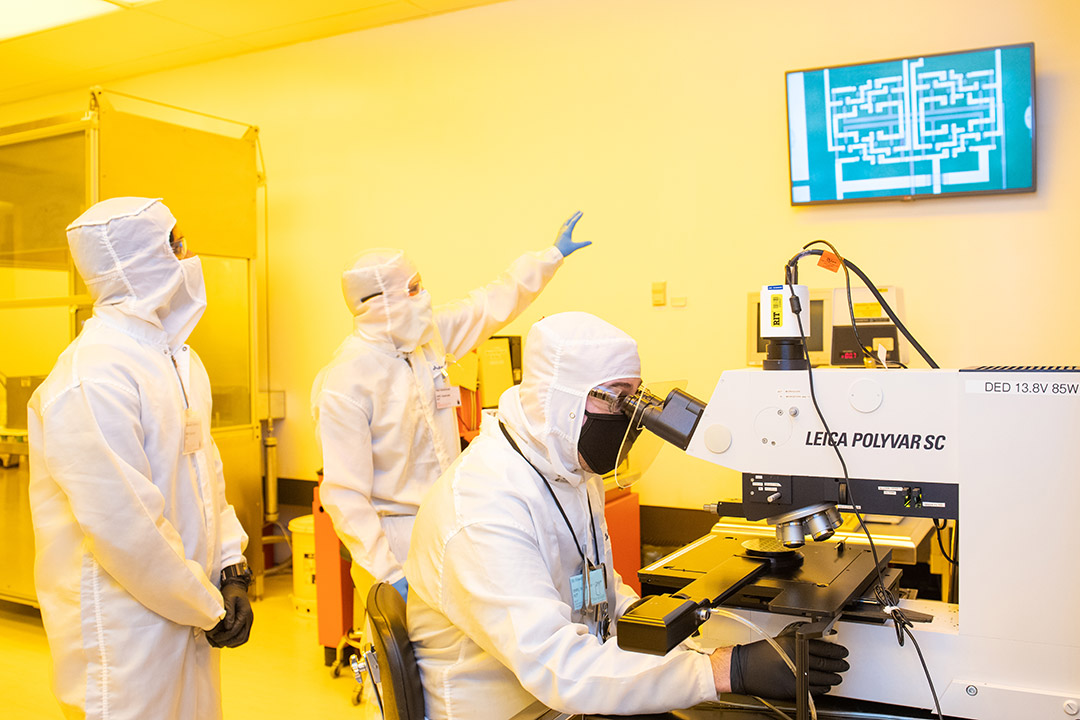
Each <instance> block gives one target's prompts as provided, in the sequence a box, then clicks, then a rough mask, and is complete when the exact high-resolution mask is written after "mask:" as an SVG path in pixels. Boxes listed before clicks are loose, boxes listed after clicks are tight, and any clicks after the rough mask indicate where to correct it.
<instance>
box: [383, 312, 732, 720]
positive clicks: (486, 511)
mask: <svg viewBox="0 0 1080 720" xmlns="http://www.w3.org/2000/svg"><path fill="white" fill-rule="evenodd" d="M640 373H641V371H640V362H639V359H638V354H637V345H636V343H635V342H634V340H633V339H632V338H631V337H630V336H628V335H626V334H625V333H623V332H622V331H620V330H617V329H616V328H614V327H612V326H611V325H609V324H607V323H606V322H604V321H602V320H600V319H599V318H596V317H595V316H592V315H588V314H586V313H560V314H558V315H552V316H549V317H547V318H544V319H543V320H541V321H540V322H538V323H536V325H534V326H533V328H532V330H531V331H530V332H529V335H528V337H527V339H526V342H525V356H524V377H523V379H522V383H521V384H520V385H518V386H516V387H513V388H511V389H509V390H507V391H506V392H505V393H503V395H502V398H501V399H500V401H499V419H500V420H501V421H502V423H503V425H505V427H506V429H507V431H508V432H509V434H510V436H511V437H512V438H513V439H514V441H515V442H516V443H517V445H518V447H519V448H520V450H521V453H522V454H523V455H524V457H523V456H522V454H519V453H518V452H517V451H515V450H514V448H513V447H512V446H511V444H510V443H509V442H508V441H507V439H506V437H505V436H504V435H503V433H502V431H501V429H500V427H499V425H498V424H497V423H485V425H484V427H483V428H482V430H481V435H480V437H479V438H477V439H476V440H474V441H473V442H472V444H471V445H470V446H469V447H468V448H467V449H466V451H465V452H464V453H463V454H462V455H461V456H460V457H459V458H458V459H457V461H456V462H455V463H454V464H453V465H452V466H451V467H450V469H449V470H448V471H447V472H446V473H444V474H443V475H442V477H440V478H439V480H438V481H437V482H436V483H435V485H434V486H432V488H431V491H430V492H429V493H428V495H427V497H425V499H424V502H423V505H422V506H421V508H420V512H419V514H418V515H417V518H416V526H415V530H414V532H413V538H412V548H411V553H410V555H409V559H408V561H407V562H406V564H405V574H406V577H407V578H408V581H409V588H410V592H409V600H408V623H409V638H410V639H411V640H412V643H413V651H414V652H415V653H416V658H417V662H418V665H419V668H420V675H421V679H422V681H423V685H424V698H425V705H426V707H425V711H426V714H427V716H428V718H430V719H431V720H445V719H448V718H452V719H454V720H465V719H466V718H490V719H491V720H506V719H507V718H510V717H512V716H513V715H514V714H516V713H518V712H520V711H521V710H522V709H524V708H526V707H528V706H529V705H530V704H532V703H533V702H535V700H536V699H539V700H540V701H541V702H542V703H543V704H544V705H546V706H548V707H550V708H553V709H555V710H558V711H560V712H568V713H618V714H623V713H643V712H659V711H664V710H671V709H675V708H684V707H689V706H692V705H694V704H696V703H698V702H702V701H706V700H716V697H717V696H716V690H715V684H714V680H713V672H712V665H711V663H710V660H709V656H708V655H705V654H702V653H699V652H695V651H692V650H688V649H683V648H677V649H675V650H673V651H671V652H670V653H668V654H667V655H666V656H664V657H656V656H652V655H643V654H638V653H632V652H627V651H625V650H622V649H620V648H619V647H618V644H617V642H616V639H615V637H611V638H610V639H608V640H607V641H606V642H605V641H602V640H601V639H600V638H599V637H598V635H597V632H596V627H595V625H596V623H595V622H594V620H593V619H592V617H591V616H590V615H587V614H583V612H582V611H576V610H573V609H572V608H573V603H572V595H571V577H572V576H575V575H578V574H580V573H581V572H582V569H583V561H582V552H585V553H586V554H587V555H588V556H589V559H590V561H591V562H596V561H597V558H596V557H595V556H594V552H595V551H594V547H593V541H592V535H593V529H592V528H593V527H594V526H595V527H596V528H599V529H600V530H599V532H600V535H601V537H600V538H599V543H598V545H599V550H600V554H601V555H602V557H601V558H599V560H600V562H603V563H604V564H605V567H606V573H605V574H606V579H607V602H608V606H609V608H610V613H611V629H612V631H614V628H615V620H616V619H617V618H618V617H619V616H621V615H622V614H623V613H624V612H625V611H626V609H627V608H628V607H629V605H630V604H631V603H632V602H633V601H634V600H635V599H636V598H637V596H636V594H635V593H634V592H633V590H631V589H630V588H628V587H627V586H626V585H624V584H623V582H622V580H621V578H620V577H619V575H618V573H616V572H614V570H613V569H612V563H611V543H610V540H609V538H608V532H607V525H606V523H605V522H604V515H603V511H604V494H603V486H602V481H601V479H600V477H599V476H597V475H595V474H592V473H589V472H587V471H586V470H584V469H582V467H581V466H580V464H579V462H578V448H577V444H578V434H579V432H580V429H581V423H582V417H583V413H584V410H585V400H586V395H587V393H588V391H589V390H590V389H591V388H593V387H595V386H597V385H600V384H603V383H605V382H608V381H610V380H614V379H617V378H634V377H640ZM525 458H528V461H529V462H531V463H532V465H533V466H535V468H536V469H535V470H534V468H533V467H530V465H529V462H527V461H526V459H525ZM537 471H539V472H540V473H542V474H543V476H544V478H546V479H547V480H548V482H549V483H550V485H551V487H552V489H553V491H554V493H555V496H556V497H558V499H559V502H560V503H561V505H562V508H563V510H564V511H565V512H566V515H567V517H568V520H569V524H570V526H572V527H573V528H574V533H576V535H577V540H578V542H579V543H580V545H582V546H584V547H575V542H574V538H573V536H572V535H571V532H570V529H569V528H568V527H567V524H566V522H564V520H563V518H562V517H561V515H560V513H559V509H558V507H557V506H556V504H555V502H554V501H553V500H552V498H551V495H550V494H549V493H548V490H547V488H545V487H544V481H543V480H542V479H541V477H540V476H539V475H538V474H537ZM590 502H591V505H592V518H590V516H589V503H590Z"/></svg>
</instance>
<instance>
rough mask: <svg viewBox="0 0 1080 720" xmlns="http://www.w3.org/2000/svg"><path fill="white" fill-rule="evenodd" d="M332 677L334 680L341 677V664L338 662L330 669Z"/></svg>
mask: <svg viewBox="0 0 1080 720" xmlns="http://www.w3.org/2000/svg"><path fill="white" fill-rule="evenodd" d="M330 677H332V678H339V677H341V663H339V662H336V663H334V664H333V666H331V668H330Z"/></svg>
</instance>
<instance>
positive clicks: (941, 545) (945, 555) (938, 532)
mask: <svg viewBox="0 0 1080 720" xmlns="http://www.w3.org/2000/svg"><path fill="white" fill-rule="evenodd" d="M932 522H933V523H934V531H935V534H936V535H937V544H938V549H939V550H941V556H942V557H943V558H945V559H946V560H948V561H949V563H950V564H952V565H957V564H958V563H957V562H956V561H955V560H953V559H952V558H951V557H949V553H947V552H945V543H943V542H941V531H942V530H944V529H945V528H946V527H947V526H948V524H949V521H948V520H943V521H942V522H941V525H938V524H937V523H938V521H937V518H934V519H933V520H932ZM944 599H945V598H942V600H944Z"/></svg>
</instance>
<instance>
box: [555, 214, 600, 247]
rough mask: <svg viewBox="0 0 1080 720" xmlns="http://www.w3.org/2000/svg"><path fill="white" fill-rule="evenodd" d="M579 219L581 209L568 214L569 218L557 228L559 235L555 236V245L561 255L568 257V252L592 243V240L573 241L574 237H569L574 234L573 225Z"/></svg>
mask: <svg viewBox="0 0 1080 720" xmlns="http://www.w3.org/2000/svg"><path fill="white" fill-rule="evenodd" d="M580 219H581V211H580V210H578V211H577V212H576V213H574V214H573V215H571V216H570V219H569V220H567V221H566V222H564V223H563V226H562V227H561V228H559V237H557V238H555V247H557V248H559V252H561V253H562V256H563V257H568V256H569V255H570V253H572V252H574V251H575V250H578V249H580V248H583V247H585V246H586V245H592V240H586V241H585V242H574V238H573V237H571V236H572V235H573V234H574V226H575V225H577V221H578V220H580Z"/></svg>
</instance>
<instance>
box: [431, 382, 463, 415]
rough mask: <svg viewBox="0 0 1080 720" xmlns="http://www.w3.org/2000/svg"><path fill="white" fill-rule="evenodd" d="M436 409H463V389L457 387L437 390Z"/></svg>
mask: <svg viewBox="0 0 1080 720" xmlns="http://www.w3.org/2000/svg"><path fill="white" fill-rule="evenodd" d="M435 407H437V408H438V409H439V410H445V409H446V408H452V407H461V388H459V387H458V386H457V385H447V386H446V387H437V388H435Z"/></svg>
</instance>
